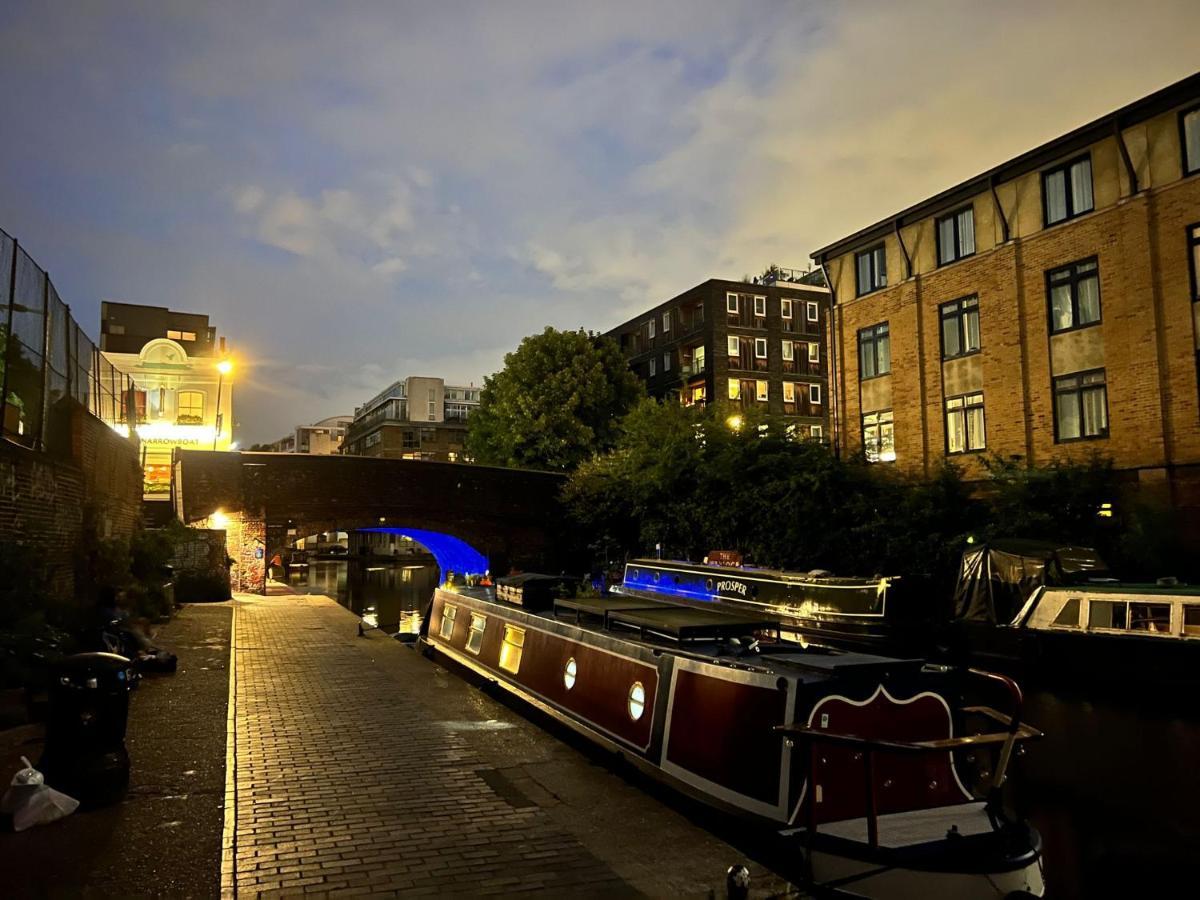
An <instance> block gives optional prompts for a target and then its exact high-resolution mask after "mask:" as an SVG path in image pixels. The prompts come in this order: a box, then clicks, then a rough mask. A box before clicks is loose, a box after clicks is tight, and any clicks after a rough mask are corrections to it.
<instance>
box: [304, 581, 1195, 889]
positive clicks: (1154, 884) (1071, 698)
mask: <svg viewBox="0 0 1200 900" xmlns="http://www.w3.org/2000/svg"><path fill="white" fill-rule="evenodd" d="M437 580H438V570H437V567H436V566H435V565H433V564H432V563H418V562H415V561H409V562H404V563H394V562H390V561H389V562H359V561H354V562H347V561H334V562H314V563H312V564H311V565H310V566H309V567H308V569H307V570H298V571H293V572H292V573H291V575H290V577H289V581H290V584H291V587H292V589H293V590H296V591H300V592H302V593H313V594H325V595H326V596H329V597H334V598H336V599H337V600H338V602H340V603H341V604H342V605H344V606H346V607H348V608H349V609H351V610H352V611H353V612H355V613H357V614H358V615H361V616H364V617H365V618H366V620H367V622H368V624H377V625H378V627H380V628H382V629H383V630H385V631H387V632H389V633H394V632H397V631H403V632H409V633H416V631H417V630H418V628H419V626H420V616H421V610H422V609H423V608H424V607H425V605H426V604H427V603H428V602H429V598H430V597H431V596H432V593H433V589H434V587H435V586H436V584H437ZM1073 681H1074V684H1072V685H1071V686H1070V687H1065V686H1063V685H1059V684H1056V685H1037V684H1029V683H1026V684H1025V685H1024V687H1025V689H1026V711H1025V718H1026V720H1027V721H1029V722H1030V723H1032V724H1033V725H1035V726H1036V727H1038V728H1040V729H1042V730H1043V731H1044V732H1045V733H1046V737H1045V739H1044V740H1042V741H1039V742H1034V743H1030V744H1029V745H1028V747H1027V751H1026V752H1025V754H1024V755H1023V756H1021V757H1020V758H1019V759H1018V760H1017V761H1016V763H1015V771H1014V779H1013V789H1014V798H1013V799H1014V803H1015V805H1016V806H1017V808H1018V809H1020V810H1021V812H1023V813H1024V814H1025V815H1027V816H1028V817H1029V818H1030V820H1031V821H1032V822H1033V823H1034V825H1035V826H1036V827H1037V829H1038V830H1039V831H1040V832H1041V834H1042V838H1043V840H1044V842H1045V863H1046V880H1047V884H1048V887H1049V894H1048V896H1050V897H1054V898H1071V900H1074V898H1092V897H1160V896H1161V897H1168V896H1196V895H1197V891H1198V890H1200V889H1198V888H1197V885H1198V884H1200V704H1198V703H1197V702H1196V696H1195V695H1194V694H1187V693H1177V694H1163V693H1162V692H1160V691H1154V692H1149V693H1139V692H1138V691H1137V690H1136V688H1131V689H1129V690H1126V691H1124V692H1123V693H1121V694H1119V695H1114V693H1113V689H1112V687H1111V686H1106V687H1091V686H1089V684H1088V682H1087V680H1086V678H1085V677H1083V676H1082V675H1081V676H1080V677H1077V678H1075V679H1073ZM1184 885H1187V886H1188V887H1187V888H1186V889H1184V890H1182V891H1181V890H1180V888H1181V887H1182V886H1184Z"/></svg>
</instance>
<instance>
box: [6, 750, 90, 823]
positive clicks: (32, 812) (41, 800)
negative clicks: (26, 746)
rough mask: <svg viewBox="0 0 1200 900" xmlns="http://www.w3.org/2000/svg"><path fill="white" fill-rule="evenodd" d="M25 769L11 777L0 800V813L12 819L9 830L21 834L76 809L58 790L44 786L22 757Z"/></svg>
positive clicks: (69, 798) (38, 775)
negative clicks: (11, 827)
mask: <svg viewBox="0 0 1200 900" xmlns="http://www.w3.org/2000/svg"><path fill="white" fill-rule="evenodd" d="M21 762H23V763H25V768H23V769H21V770H19V771H18V772H17V774H16V775H14V776H13V778H12V783H11V784H10V785H9V788H8V790H7V791H5V792H4V797H3V799H0V812H4V813H7V814H8V815H11V816H12V819H13V830H14V831H24V830H25V829H26V828H32V827H33V826H34V825H46V824H48V823H50V822H53V821H55V820H57V819H61V818H63V817H64V816H69V815H70V814H71V813H73V812H75V810H76V809H78V808H79V801H78V800H76V799H75V798H73V797H68V796H67V795H66V794H64V793H62V792H61V791H56V790H54V788H52V787H47V786H46V782H45V779H44V778H43V777H42V773H41V772H39V771H38V770H37V769H35V768H34V767H33V765H32V764H31V763H30V762H29V760H28V759H26V758H25V757H24V756H22V757H21Z"/></svg>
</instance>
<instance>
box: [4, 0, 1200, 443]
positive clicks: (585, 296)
mask: <svg viewBox="0 0 1200 900" xmlns="http://www.w3.org/2000/svg"><path fill="white" fill-rule="evenodd" d="M131 23H136V27H132V26H131ZM1198 30H1200V6H1197V5H1196V4H1195V3H1194V2H1177V0H1161V2H1157V3H1154V4H1151V5H1149V6H1147V5H1145V4H1143V5H1142V6H1140V7H1130V6H1129V5H1128V4H1127V3H1124V2H1117V0H1094V2H1086V3H1085V2H1076V0H1062V2H1056V3H1054V4H1045V3H1035V2H1032V0H1014V2H1011V3H1007V4H994V3H982V2H974V0H956V2H952V0H914V2H911V3H905V4H897V3H893V2H882V0H856V2H845V3H838V4H829V3H800V2H792V0H744V2H737V0H663V2H657V3H652V4H646V3H634V2H632V0H627V2H622V0H613V2H607V3H602V4H599V3H598V4H556V3H550V2H534V0H512V2H506V3H503V4H495V3H484V2H462V3H454V4H394V3H383V2H379V3H372V2H364V3H361V4H355V5H354V6H353V7H352V8H349V9H342V8H337V9H334V8H332V7H329V6H328V5H327V4H323V3H319V2H316V0H294V2H289V3H273V2H263V3H256V4H250V5H246V4H233V3H223V2H213V3H206V4H144V3H134V2H127V3H120V2H118V3H113V4H103V5H99V4H87V3H60V4H28V5H25V6H21V7H18V8H17V9H15V10H13V11H12V12H11V13H9V14H8V18H7V19H6V27H5V28H4V29H3V30H0V76H2V77H3V78H4V83H5V86H6V89H5V91H4V93H3V94H2V95H0V127H4V128H5V130H6V133H9V132H11V133H13V134H18V135H20V136H21V140H13V141H4V142H0V167H3V170H4V171H5V172H6V178H5V179H3V180H0V215H2V216H3V221H0V226H2V227H4V228H6V229H7V230H9V231H12V232H14V233H16V234H17V236H18V237H19V238H20V239H21V241H22V244H23V245H24V246H26V247H29V248H30V249H31V250H32V251H33V252H34V254H35V256H36V257H37V258H38V259H39V261H40V262H42V263H43V264H44V265H46V266H47V268H49V269H50V270H51V271H52V272H53V275H54V279H55V284H56V285H57V286H58V288H59V290H60V292H61V293H62V294H63V295H64V297H65V298H66V299H67V301H68V302H69V303H71V306H72V310H73V311H74V312H75V314H76V315H77V316H78V317H80V320H81V322H83V324H84V326H85V330H88V331H90V332H92V333H93V334H94V333H95V332H96V330H97V327H96V325H95V323H96V322H97V321H98V305H99V300H100V299H101V298H102V297H111V298H114V299H116V298H121V299H127V300H130V301H132V302H142V303H151V304H154V305H168V306H171V307H173V308H177V309H188V310H195V311H200V312H207V313H209V314H210V315H211V316H212V320H213V323H214V324H215V325H216V326H217V327H218V329H219V330H220V332H221V333H222V334H225V335H227V336H228V337H229V339H230V344H231V346H232V347H234V348H236V350H237V352H238V353H239V354H241V356H243V357H244V358H245V360H246V365H245V367H239V371H242V372H244V373H245V374H244V376H243V378H242V380H241V381H240V382H239V385H238V394H237V413H236V415H237V419H238V421H239V433H238V437H239V440H241V441H243V442H253V441H258V440H264V439H272V438H275V437H277V436H278V435H279V434H282V433H284V432H285V431H287V430H288V429H289V428H291V427H292V426H294V425H295V424H297V423H299V422H308V421H313V420H316V419H319V418H322V417H323V416H326V415H330V414H334V413H341V412H346V411H348V410H350V409H352V408H353V406H354V405H355V404H357V403H361V402H363V401H364V400H365V399H367V398H368V397H370V396H371V395H373V394H374V393H376V392H377V391H378V390H380V389H381V388H383V387H385V386H386V385H387V384H388V383H390V382H391V381H392V380H394V379H396V378H398V377H401V376H404V375H407V374H432V375H444V376H445V377H447V378H449V379H453V380H457V381H472V380H473V381H475V382H476V383H478V382H479V381H480V379H481V378H482V376H483V375H485V374H487V373H489V372H491V371H494V370H495V369H496V368H498V367H499V366H500V365H501V364H502V359H503V355H504V353H505V352H506V351H507V350H510V349H512V348H513V347H514V346H515V345H516V344H517V342H518V341H519V340H520V338H521V337H522V336H523V335H525V334H529V333H532V332H536V331H538V330H540V329H541V328H542V327H543V326H544V325H546V324H553V325H556V326H559V327H578V326H581V325H582V326H586V327H590V328H594V329H599V330H603V329H606V328H609V327H612V326H613V325H615V324H617V323H618V322H620V321H622V320H623V319H625V318H627V317H628V316H629V315H631V314H633V313H635V312H637V311H638V310H640V309H642V308H644V307H645V306H647V305H649V304H651V303H656V302H660V301H661V300H663V299H665V298H667V297H669V296H672V295H674V294H676V293H678V292H681V291H683V290H686V289H687V288H688V287H690V286H692V285H693V284H695V283H697V282H699V281H701V280H703V279H705V278H709V277H714V276H721V277H733V278H738V277H741V276H742V275H743V274H747V273H751V272H754V271H757V270H760V269H761V268H762V267H764V266H766V265H767V264H769V263H772V262H774V263H778V264H780V265H785V266H803V265H804V264H805V262H806V261H807V258H808V253H809V252H810V251H811V250H812V249H813V248H814V247H817V246H820V245H822V244H823V243H827V242H828V241H830V240H832V239H835V238H837V237H839V236H840V235H842V234H845V233H848V232H850V231H852V230H855V229H857V228H859V227H861V226H863V225H866V224H869V223H871V222H874V221H876V220H878V219H879V218H882V217H883V216H885V215H888V214H890V213H892V212H895V211H897V210H899V209H901V208H903V207H904V206H906V205H908V204H910V203H912V202H914V201H916V200H919V199H920V198H922V197H924V196H928V195H930V194H932V193H934V192H936V191H938V190H940V189H942V188H944V187H947V186H949V185H951V184H953V183H955V182H957V181H959V180H961V179H963V178H966V177H969V176H971V175H973V174H975V173H977V172H979V171H983V170H984V169H986V168H988V167H989V166H991V165H993V164H995V163H997V162H1000V161H1002V160H1003V159H1004V158H1007V157H1009V156H1012V155H1015V154H1017V153H1020V152H1021V151H1023V150H1025V149H1028V148H1029V147H1032V146H1034V145H1035V144H1037V143H1040V142H1042V141H1045V140H1047V139H1049V138H1052V137H1054V136H1055V135H1057V134H1061V133H1063V132H1065V131H1067V130H1069V129H1070V128H1072V127H1074V126H1075V125H1078V124H1080V123H1081V122H1083V121H1086V120H1088V119H1089V118H1093V117H1095V116H1098V115H1100V114H1103V113H1104V112H1106V111H1109V110H1111V109H1114V108H1116V107H1117V106H1119V105H1120V104H1122V103H1125V102H1127V101H1129V100H1131V99H1134V98H1136V97H1138V96H1141V95H1143V94H1145V93H1148V92H1150V91H1152V90H1154V89H1156V88H1158V87H1160V86H1162V85H1164V84H1166V83H1168V82H1170V81H1172V80H1175V79H1177V78H1179V77H1183V76H1185V75H1187V74H1190V73H1191V72H1192V71H1194V69H1195V66H1196V63H1195V52H1194V38H1193V36H1194V35H1195V34H1196V33H1197V31H1198ZM63 60H66V61H67V62H66V63H64V62H63ZM46 109H53V110H54V111H55V115H53V116H47V115H46V114H45V110H46Z"/></svg>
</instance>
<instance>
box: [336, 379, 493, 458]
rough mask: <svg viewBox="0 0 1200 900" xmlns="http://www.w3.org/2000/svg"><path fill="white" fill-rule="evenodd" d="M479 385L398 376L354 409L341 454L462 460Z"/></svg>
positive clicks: (476, 404)
mask: <svg viewBox="0 0 1200 900" xmlns="http://www.w3.org/2000/svg"><path fill="white" fill-rule="evenodd" d="M480 390H481V389H480V388H478V387H475V386H474V385H470V386H467V387H461V386H455V385H448V384H446V383H445V381H443V380H442V379H441V378H425V377H418V376H410V377H408V378H402V379H401V380H399V381H396V382H394V383H393V384H391V385H389V386H388V387H387V388H386V389H384V390H382V391H380V392H379V393H378V394H376V395H375V396H374V397H372V398H371V399H370V400H368V401H367V402H366V403H364V404H363V405H362V406H359V407H356V408H355V410H354V418H353V420H352V421H351V422H350V424H349V426H348V427H347V428H346V436H345V439H344V441H343V444H342V453H343V454H345V455H347V456H381V457H385V458H388V459H432V460H439V461H441V462H464V461H465V459H464V456H463V446H464V444H465V443H466V439H467V416H469V415H470V414H471V413H472V412H473V411H474V410H475V409H477V408H478V407H479V392H480Z"/></svg>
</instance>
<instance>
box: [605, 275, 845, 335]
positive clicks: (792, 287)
mask: <svg viewBox="0 0 1200 900" xmlns="http://www.w3.org/2000/svg"><path fill="white" fill-rule="evenodd" d="M716 285H722V286H725V287H727V288H736V289H737V290H739V291H744V292H745V293H748V294H752V293H755V292H758V293H762V292H764V291H768V290H771V289H772V288H775V289H778V290H786V291H799V292H805V291H807V292H811V293H812V294H814V295H822V294H826V295H827V294H829V293H830V290H829V288H827V287H823V286H821V285H817V284H798V283H797V282H794V281H779V282H776V283H775V284H752V283H751V282H748V281H734V280H733V279H731V278H706V279H705V280H704V281H701V282H700V283H699V284H694V285H692V286H691V287H690V288H688V289H687V290H686V291H680V292H679V293H678V294H676V295H675V296H674V297H671V298H669V299H667V300H661V301H659V302H658V303H655V304H654V305H653V306H650V307H647V308H646V309H645V310H643V311H642V312H640V313H638V314H637V315H636V316H633V317H632V318H629V319H626V320H625V321H624V322H621V323H620V324H619V325H614V326H613V327H612V328H609V329H608V330H607V331H604V332H602V333H603V334H605V335H607V336H609V337H611V336H612V335H614V334H616V333H617V332H620V331H623V330H624V329H625V328H627V327H628V326H631V325H639V324H641V323H642V321H643V320H645V319H646V318H647V317H648V316H653V315H655V314H657V313H659V312H661V311H663V310H666V309H667V308H669V307H670V306H672V305H673V304H675V303H678V302H679V301H680V300H682V299H683V298H684V297H686V296H687V295H688V294H690V293H691V292H692V291H695V290H699V289H700V288H703V287H709V286H716Z"/></svg>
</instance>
